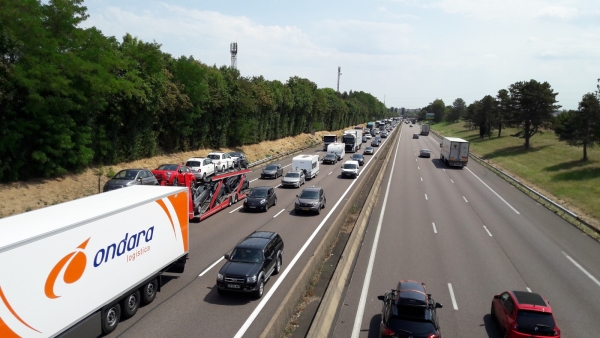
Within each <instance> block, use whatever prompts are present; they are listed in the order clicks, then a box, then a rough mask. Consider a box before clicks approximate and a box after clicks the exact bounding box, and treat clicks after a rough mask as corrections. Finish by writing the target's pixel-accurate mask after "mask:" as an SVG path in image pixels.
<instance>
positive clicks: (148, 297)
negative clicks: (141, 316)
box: [140, 279, 158, 305]
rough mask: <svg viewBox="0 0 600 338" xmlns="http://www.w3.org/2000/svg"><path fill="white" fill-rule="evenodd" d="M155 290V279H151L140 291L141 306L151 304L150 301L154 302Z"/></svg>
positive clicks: (156, 283)
mask: <svg viewBox="0 0 600 338" xmlns="http://www.w3.org/2000/svg"><path fill="white" fill-rule="evenodd" d="M157 290H158V281H157V280H156V279H153V280H151V281H150V282H149V283H148V284H146V285H144V286H143V287H142V289H141V290H140V291H141V294H142V298H141V300H142V304H144V305H146V304H150V303H152V301H154V298H155V297H156V291H157Z"/></svg>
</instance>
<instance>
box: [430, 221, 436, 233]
mask: <svg viewBox="0 0 600 338" xmlns="http://www.w3.org/2000/svg"><path fill="white" fill-rule="evenodd" d="M431 224H432V225H433V232H434V233H436V234H437V229H436V227H435V223H431Z"/></svg>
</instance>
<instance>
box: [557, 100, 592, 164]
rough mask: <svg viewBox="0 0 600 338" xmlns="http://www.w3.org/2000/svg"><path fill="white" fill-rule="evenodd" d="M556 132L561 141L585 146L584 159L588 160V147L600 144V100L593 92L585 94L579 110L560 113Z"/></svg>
mask: <svg viewBox="0 0 600 338" xmlns="http://www.w3.org/2000/svg"><path fill="white" fill-rule="evenodd" d="M554 132H555V133H556V135H557V136H558V139H559V140H560V141H565V142H566V143H567V144H568V145H570V146H574V147H583V161H587V160H588V156H587V148H588V147H589V148H593V147H594V146H595V145H598V144H600V100H598V97H597V96H596V95H594V94H592V93H588V94H585V95H584V96H583V99H582V100H581V102H579V109H578V110H570V111H568V112H562V113H560V114H558V116H557V117H556V121H555V126H554Z"/></svg>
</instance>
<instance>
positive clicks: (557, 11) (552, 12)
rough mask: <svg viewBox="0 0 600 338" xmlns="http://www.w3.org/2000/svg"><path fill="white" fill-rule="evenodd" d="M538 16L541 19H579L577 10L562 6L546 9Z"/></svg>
mask: <svg viewBox="0 0 600 338" xmlns="http://www.w3.org/2000/svg"><path fill="white" fill-rule="evenodd" d="M537 16H538V17H541V18H552V19H561V20H570V19H574V18H575V17H577V8H567V7H561V6H550V7H544V8H542V9H541V10H540V11H539V13H538V15H537Z"/></svg>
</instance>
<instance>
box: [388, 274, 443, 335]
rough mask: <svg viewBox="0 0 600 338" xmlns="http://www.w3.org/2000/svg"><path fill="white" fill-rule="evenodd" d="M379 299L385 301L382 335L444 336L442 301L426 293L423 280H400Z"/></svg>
mask: <svg viewBox="0 0 600 338" xmlns="http://www.w3.org/2000/svg"><path fill="white" fill-rule="evenodd" d="M377 299H379V300H381V301H383V308H382V309H381V325H380V328H379V337H397V338H400V337H413V338H421V337H423V338H425V337H427V338H430V337H434V338H439V337H441V333H440V324H439V320H438V317H437V313H436V309H438V308H441V307H442V304H440V303H436V302H435V301H434V300H433V298H431V295H430V294H428V293H426V291H425V284H424V283H419V282H417V281H414V280H401V281H400V282H399V283H398V287H397V289H396V290H391V291H389V292H386V293H385V295H383V296H377Z"/></svg>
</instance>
